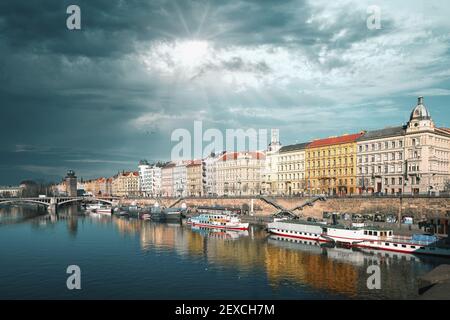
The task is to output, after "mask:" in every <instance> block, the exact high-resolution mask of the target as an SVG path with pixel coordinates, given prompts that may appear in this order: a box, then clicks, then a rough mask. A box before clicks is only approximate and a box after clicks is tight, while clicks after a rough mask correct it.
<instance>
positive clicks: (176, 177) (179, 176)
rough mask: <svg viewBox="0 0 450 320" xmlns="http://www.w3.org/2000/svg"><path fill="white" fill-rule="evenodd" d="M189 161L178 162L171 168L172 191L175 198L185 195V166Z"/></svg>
mask: <svg viewBox="0 0 450 320" xmlns="http://www.w3.org/2000/svg"><path fill="white" fill-rule="evenodd" d="M188 163H189V161H180V162H177V163H176V164H175V166H174V167H173V191H174V195H175V196H176V197H185V196H186V195H187V192H188V191H187V168H186V166H187V164H188Z"/></svg>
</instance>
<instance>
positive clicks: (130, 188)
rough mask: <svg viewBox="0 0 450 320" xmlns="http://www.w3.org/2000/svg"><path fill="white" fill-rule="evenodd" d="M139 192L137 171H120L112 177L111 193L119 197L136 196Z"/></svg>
mask: <svg viewBox="0 0 450 320" xmlns="http://www.w3.org/2000/svg"><path fill="white" fill-rule="evenodd" d="M138 194H139V173H138V172H132V171H131V172H121V173H119V174H117V175H116V176H114V177H113V180H112V195H114V196H119V197H124V196H125V197H128V196H137V195H138Z"/></svg>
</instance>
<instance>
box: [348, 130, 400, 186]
mask: <svg viewBox="0 0 450 320" xmlns="http://www.w3.org/2000/svg"><path fill="white" fill-rule="evenodd" d="M405 134H406V128H405V127H404V126H399V127H391V128H385V129H381V130H373V131H369V132H366V133H364V135H363V136H361V137H360V138H358V139H357V142H356V144H357V149H356V150H357V169H356V181H357V184H358V185H357V188H358V191H359V193H360V194H372V193H384V194H399V193H402V192H403V183H404V177H405V165H404V163H405V156H404V148H405Z"/></svg>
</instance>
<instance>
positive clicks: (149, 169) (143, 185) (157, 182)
mask: <svg viewBox="0 0 450 320" xmlns="http://www.w3.org/2000/svg"><path fill="white" fill-rule="evenodd" d="M139 188H140V192H141V195H142V196H144V197H158V196H160V195H161V168H160V167H158V166H156V165H154V164H153V165H150V164H149V163H148V162H147V161H145V160H143V161H140V162H139Z"/></svg>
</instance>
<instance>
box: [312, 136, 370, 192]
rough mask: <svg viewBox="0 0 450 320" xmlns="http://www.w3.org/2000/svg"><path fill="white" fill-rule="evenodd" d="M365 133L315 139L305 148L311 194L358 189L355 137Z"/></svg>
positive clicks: (354, 190)
mask: <svg viewBox="0 0 450 320" xmlns="http://www.w3.org/2000/svg"><path fill="white" fill-rule="evenodd" d="M362 134H363V133H356V134H349V135H348V134H347V135H343V136H339V137H330V138H326V139H319V140H314V141H313V142H311V143H310V144H309V145H308V146H307V148H306V159H305V163H306V188H307V190H308V193H309V194H315V195H316V194H326V195H351V194H354V193H356V186H357V184H356V154H357V146H356V141H357V139H358V138H359V137H361V136H362Z"/></svg>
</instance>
